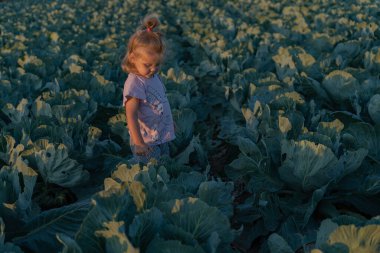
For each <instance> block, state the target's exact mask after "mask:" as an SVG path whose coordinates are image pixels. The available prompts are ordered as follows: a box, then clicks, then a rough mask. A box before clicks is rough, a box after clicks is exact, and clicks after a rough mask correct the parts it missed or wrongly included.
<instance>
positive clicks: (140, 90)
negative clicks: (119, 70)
mask: <svg viewBox="0 0 380 253" xmlns="http://www.w3.org/2000/svg"><path fill="white" fill-rule="evenodd" d="M128 96H130V97H135V98H138V99H141V100H146V94H145V88H144V83H143V82H142V81H141V80H139V78H137V77H136V75H133V74H131V73H130V74H129V75H128V78H127V80H126V81H125V83H124V90H123V106H124V105H125V102H127V97H128Z"/></svg>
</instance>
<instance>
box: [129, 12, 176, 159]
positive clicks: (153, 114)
mask: <svg viewBox="0 0 380 253" xmlns="http://www.w3.org/2000/svg"><path fill="white" fill-rule="evenodd" d="M159 24H160V23H159V20H158V18H157V17H155V16H147V17H145V19H144V21H143V26H142V28H140V29H139V30H137V31H136V32H135V33H134V34H133V35H132V36H131V38H130V40H129V42H128V51H127V54H126V55H125V56H124V59H123V61H122V69H123V70H124V71H125V72H128V73H129V74H128V78H127V80H126V81H125V84H124V91H123V105H124V106H125V112H126V117H127V125H128V129H129V134H130V145H131V150H132V153H133V158H134V159H133V160H132V161H133V162H136V163H137V162H142V163H147V162H148V161H149V160H150V159H151V158H155V159H157V160H159V158H160V157H161V156H162V155H169V147H168V141H171V140H173V139H174V138H175V135H174V124H173V118H172V114H171V110H170V105H169V101H168V99H167V97H166V94H165V91H166V90H165V86H164V85H163V83H162V81H161V79H160V77H159V76H158V74H157V71H158V68H159V65H160V63H161V62H162V60H163V56H164V51H165V45H164V42H163V38H162V34H161V33H160V32H159V31H156V29H157V26H158V25H159Z"/></svg>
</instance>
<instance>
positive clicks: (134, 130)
mask: <svg viewBox="0 0 380 253" xmlns="http://www.w3.org/2000/svg"><path fill="white" fill-rule="evenodd" d="M139 102H140V101H139V99H138V98H135V97H130V98H128V100H127V102H125V114H126V117H127V124H128V128H129V133H130V135H131V136H130V137H131V139H132V143H133V144H134V145H135V147H136V154H138V155H145V154H146V153H147V152H148V151H149V146H148V145H146V144H145V142H144V140H143V138H142V136H141V133H140V125H139V122H138V120H137V111H138V109H139Z"/></svg>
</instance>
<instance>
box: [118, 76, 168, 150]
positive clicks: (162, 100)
mask: <svg viewBox="0 0 380 253" xmlns="http://www.w3.org/2000/svg"><path fill="white" fill-rule="evenodd" d="M165 91H166V89H165V86H164V85H163V83H162V82H161V79H160V78H159V76H158V74H154V75H153V76H152V77H151V78H146V77H142V76H139V75H136V74H134V73H129V74H128V78H127V80H126V81H125V83H124V90H123V106H125V102H127V99H128V96H130V97H135V98H138V99H140V104H139V110H138V112H137V118H138V122H139V125H140V133H141V136H142V137H143V140H144V142H145V143H146V144H149V145H158V144H162V143H165V142H168V141H171V140H173V139H174V138H175V134H174V125H173V117H172V113H171V110H170V104H169V100H168V98H167V97H166V94H165Z"/></svg>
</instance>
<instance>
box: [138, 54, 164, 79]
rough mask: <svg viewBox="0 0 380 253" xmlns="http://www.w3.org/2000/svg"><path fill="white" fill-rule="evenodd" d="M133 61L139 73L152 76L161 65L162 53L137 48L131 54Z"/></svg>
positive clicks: (148, 76)
mask: <svg viewBox="0 0 380 253" xmlns="http://www.w3.org/2000/svg"><path fill="white" fill-rule="evenodd" d="M131 62H132V63H133V64H134V65H135V68H136V70H137V73H136V74H138V75H140V76H143V77H146V78H150V77H152V76H153V75H154V74H155V73H156V72H157V71H158V67H159V65H160V55H159V54H158V53H156V52H153V51H150V50H147V49H143V48H137V49H136V50H135V51H134V52H133V53H132V55H131Z"/></svg>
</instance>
